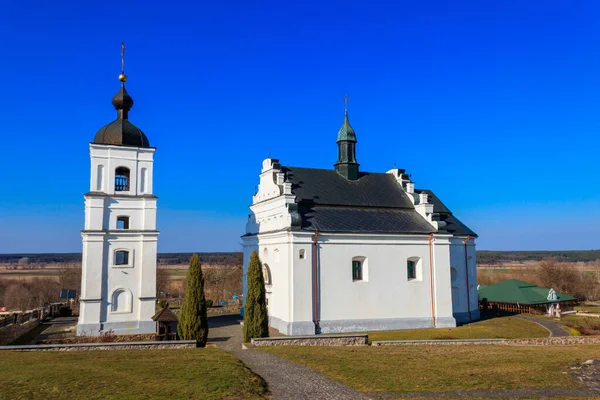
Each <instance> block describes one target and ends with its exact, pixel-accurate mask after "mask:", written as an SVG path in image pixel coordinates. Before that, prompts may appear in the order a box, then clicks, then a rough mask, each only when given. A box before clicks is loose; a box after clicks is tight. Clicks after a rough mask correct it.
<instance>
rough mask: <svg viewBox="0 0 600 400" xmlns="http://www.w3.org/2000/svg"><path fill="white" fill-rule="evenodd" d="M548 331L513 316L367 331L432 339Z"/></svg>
mask: <svg viewBox="0 0 600 400" xmlns="http://www.w3.org/2000/svg"><path fill="white" fill-rule="evenodd" d="M547 336H548V331H547V330H546V329H544V328H543V327H541V326H539V325H537V324H535V323H533V322H531V321H525V320H522V319H519V318H514V317H498V318H491V319H486V320H482V321H477V322H473V323H470V324H465V325H463V326H459V327H457V328H438V329H407V330H401V331H378V332H369V340H371V341H373V340H432V339H436V340H437V339H497V338H502V339H517V338H536V337H547Z"/></svg>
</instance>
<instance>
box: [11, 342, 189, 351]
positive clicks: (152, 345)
mask: <svg viewBox="0 0 600 400" xmlns="http://www.w3.org/2000/svg"><path fill="white" fill-rule="evenodd" d="M169 348H171V349H183V348H196V341H195V340H173V341H163V342H116V343H115V342H108V343H73V344H36V345H26V346H0V350H8V351H84V350H124V349H127V350H130V349H169Z"/></svg>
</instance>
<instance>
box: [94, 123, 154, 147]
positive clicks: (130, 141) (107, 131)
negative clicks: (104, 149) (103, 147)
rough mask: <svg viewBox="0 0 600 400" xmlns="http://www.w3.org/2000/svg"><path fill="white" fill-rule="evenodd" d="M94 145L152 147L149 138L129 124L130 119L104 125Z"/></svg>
mask: <svg viewBox="0 0 600 400" xmlns="http://www.w3.org/2000/svg"><path fill="white" fill-rule="evenodd" d="M94 143H99V144H112V145H117V146H134V147H150V142H149V141H148V138H147V137H146V135H145V134H144V132H142V130H141V129H140V128H138V127H137V126H135V125H134V124H132V123H131V122H129V120H128V119H121V118H119V119H116V120H114V121H113V122H111V123H110V124H108V125H104V126H103V127H102V128H100V130H99V131H98V133H96V137H94Z"/></svg>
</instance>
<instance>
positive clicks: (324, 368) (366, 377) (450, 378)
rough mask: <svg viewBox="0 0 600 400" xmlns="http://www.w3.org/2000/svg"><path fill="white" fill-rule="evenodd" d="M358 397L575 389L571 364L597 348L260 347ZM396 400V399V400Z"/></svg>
mask: <svg viewBox="0 0 600 400" xmlns="http://www.w3.org/2000/svg"><path fill="white" fill-rule="evenodd" d="M260 349H261V350H262V351H268V352H270V353H273V354H276V355H279V356H282V357H285V358H287V359H289V360H291V361H294V362H296V363H298V364H301V365H305V366H308V367H310V368H313V369H314V370H316V371H318V372H321V373H323V374H325V375H328V376H330V377H331V378H333V379H336V380H339V381H341V382H343V383H345V384H347V385H348V386H351V387H353V388H355V389H358V390H360V391H364V392H377V391H383V392H415V391H416V392H421V391H423V392H429V391H446V390H469V389H515V388H543V387H549V386H552V387H565V386H576V385H577V383H576V382H575V381H574V380H572V379H571V378H570V377H569V375H568V374H567V372H568V371H569V368H570V366H571V365H573V364H576V363H578V362H583V361H585V360H587V359H589V358H594V357H600V345H581V346H483V345H482V346H383V347H366V346H365V347H283V346H282V347H261V348H260ZM398 397H402V396H398Z"/></svg>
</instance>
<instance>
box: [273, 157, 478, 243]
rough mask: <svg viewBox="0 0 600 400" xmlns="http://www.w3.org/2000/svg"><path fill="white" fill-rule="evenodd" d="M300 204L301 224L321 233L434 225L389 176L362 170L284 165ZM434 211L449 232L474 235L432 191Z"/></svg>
mask: <svg viewBox="0 0 600 400" xmlns="http://www.w3.org/2000/svg"><path fill="white" fill-rule="evenodd" d="M282 171H283V172H284V173H285V179H286V180H287V181H288V182H290V183H291V184H292V193H293V194H294V195H295V196H296V201H297V202H298V204H299V210H298V211H299V212H300V215H301V217H302V226H301V229H303V230H309V231H321V232H348V233H403V234H411V233H416V234H429V233H433V232H435V231H436V230H435V229H434V228H433V226H432V225H431V224H429V222H427V221H426V220H425V219H424V218H423V217H422V216H421V215H420V214H419V213H418V212H417V211H416V210H415V208H414V206H413V204H412V202H411V201H410V200H409V198H408V196H406V194H405V193H404V191H403V190H402V188H401V187H400V185H399V184H398V183H397V182H396V179H395V178H394V176H393V175H391V174H387V173H369V172H361V173H360V178H359V179H357V180H354V181H352V180H347V179H345V178H344V177H342V176H341V175H340V174H338V173H337V172H336V171H335V170H327V169H316V168H300V167H282ZM427 193H428V194H429V198H430V199H431V202H433V204H434V206H433V208H434V213H437V214H439V219H440V220H443V221H446V223H447V224H448V232H450V233H454V234H457V235H471V236H476V235H475V233H474V232H473V231H471V230H470V229H469V228H467V227H466V226H465V225H464V224H463V223H461V222H460V221H459V220H458V219H457V218H456V217H454V216H453V215H452V213H451V212H450V210H448V208H447V207H446V206H445V205H444V204H443V203H442V202H441V201H440V200H439V199H438V198H437V196H435V194H433V192H431V191H429V190H428V191H427Z"/></svg>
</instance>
